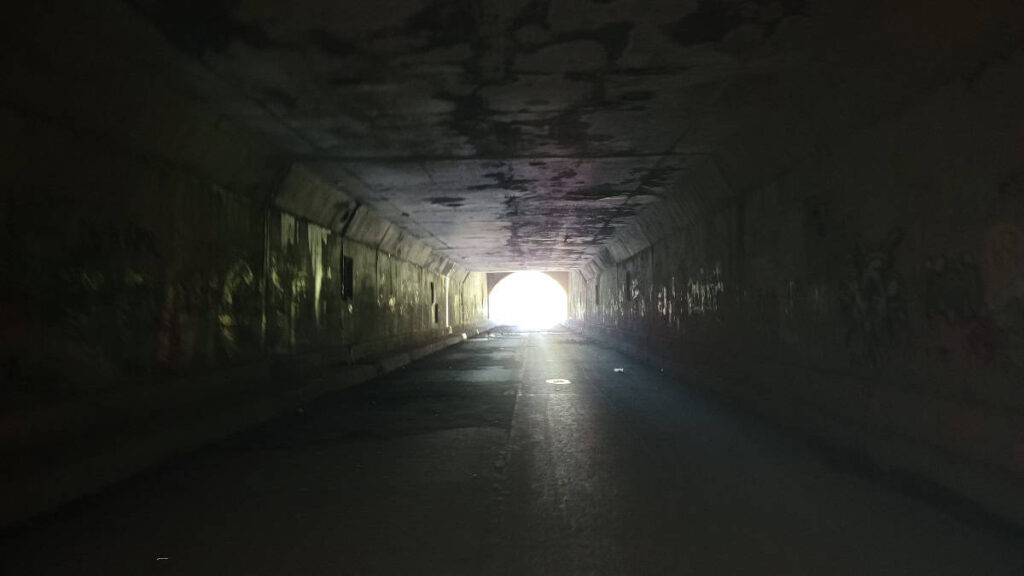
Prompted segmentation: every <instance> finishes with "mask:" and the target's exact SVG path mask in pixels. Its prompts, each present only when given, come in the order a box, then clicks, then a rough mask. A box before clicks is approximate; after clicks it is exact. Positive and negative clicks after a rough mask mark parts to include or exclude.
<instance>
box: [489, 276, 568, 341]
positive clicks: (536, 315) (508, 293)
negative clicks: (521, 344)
mask: <svg viewBox="0 0 1024 576" xmlns="http://www.w3.org/2000/svg"><path fill="white" fill-rule="evenodd" d="M488 304H489V309H490V319H491V320H492V321H494V322H496V323H498V324H503V325H508V326H518V327H520V328H527V329H531V330H542V329H545V328H551V327H553V326H555V325H557V324H560V323H562V322H565V320H566V317H567V315H568V310H569V296H568V294H567V293H566V291H565V288H563V287H562V285H561V284H559V283H558V281H557V280H555V279H554V278H552V277H551V276H549V275H547V274H545V273H543V272H514V273H512V274H509V275H508V276H505V277H504V278H502V279H501V280H500V281H499V282H498V283H497V284H495V286H494V288H493V289H492V290H491V294H490V298H489V302H488Z"/></svg>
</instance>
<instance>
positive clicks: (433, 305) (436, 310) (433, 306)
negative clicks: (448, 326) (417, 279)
mask: <svg viewBox="0 0 1024 576" xmlns="http://www.w3.org/2000/svg"><path fill="white" fill-rule="evenodd" d="M430 311H431V312H433V315H434V324H437V323H438V321H439V320H440V317H441V314H440V306H438V305H437V292H436V291H435V290H434V283H433V282H431V283H430Z"/></svg>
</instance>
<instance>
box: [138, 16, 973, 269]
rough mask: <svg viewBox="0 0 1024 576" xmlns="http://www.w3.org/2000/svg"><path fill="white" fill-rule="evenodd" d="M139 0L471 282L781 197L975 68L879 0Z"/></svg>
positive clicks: (266, 121)
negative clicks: (774, 181) (669, 218)
mask: <svg viewBox="0 0 1024 576" xmlns="http://www.w3.org/2000/svg"><path fill="white" fill-rule="evenodd" d="M131 1H132V3H133V4H134V5H135V6H137V7H138V9H139V10H140V11H141V12H142V13H143V14H144V15H146V16H147V17H148V18H149V19H150V20H151V21H152V22H153V24H154V25H155V26H157V27H158V28H159V29H160V30H161V31H162V32H163V33H164V34H165V35H166V37H167V38H168V39H169V40H170V41H171V42H172V43H174V44H176V45H177V46H178V47H179V48H180V49H181V50H182V51H183V52H184V53H186V54H188V55H190V56H191V57H193V58H195V59H197V60H198V61H200V62H201V63H202V65H203V66H204V67H205V68H206V69H208V70H211V71H213V72H214V73H215V74H216V75H218V76H219V77H220V78H221V79H223V80H224V81H225V82H226V83H227V84H229V85H230V86H232V87H233V88H234V89H235V90H237V91H238V92H239V93H241V94H244V95H245V96H246V97H248V98H250V99H251V100H253V101H255V102H257V103H258V104H259V106H260V107H262V109H264V110H265V111H266V118H254V117H253V116H251V115H247V116H241V115H239V116H238V118H237V119H238V120H239V121H242V122H249V123H252V124H253V125H257V126H264V125H273V126H275V130H276V132H274V133H275V134H276V133H280V132H284V133H287V134H288V135H289V140H288V144H287V147H288V149H287V150H285V153H286V154H291V155H292V156H293V157H294V160H295V161H296V162H301V163H304V164H306V165H307V166H308V167H310V168H311V169H313V170H314V171H316V172H318V173H320V174H321V175H322V176H323V177H324V178H325V180H326V181H328V182H338V183H340V184H339V186H341V187H343V188H344V189H345V191H346V192H347V193H348V194H349V195H351V196H353V197H354V198H355V199H356V200H358V201H360V202H363V203H366V204H369V205H371V206H373V207H374V208H375V209H377V210H378V211H379V212H381V213H382V214H383V215H384V216H385V217H387V218H389V219H391V220H392V221H394V222H396V223H398V224H399V225H401V226H402V227H404V228H406V229H407V230H408V231H409V232H410V233H412V234H414V235H416V236H418V237H421V238H423V239H424V240H426V241H428V242H431V243H433V245H434V248H435V249H437V250H440V251H442V252H444V253H446V254H448V255H449V256H450V257H452V258H453V259H454V260H456V261H458V262H460V263H463V264H465V265H467V266H468V267H470V268H476V269H481V270H501V269H505V270H509V269H522V268H544V269H571V268H577V267H580V266H582V265H583V264H585V263H586V262H587V261H589V259H592V258H594V257H595V255H597V254H598V252H599V251H600V250H601V249H602V243H603V242H606V241H607V240H608V239H609V238H611V237H612V235H614V234H617V233H627V232H626V231H627V230H628V229H629V224H630V223H631V222H632V221H633V219H634V218H635V217H637V216H638V215H642V214H644V213H645V211H649V210H656V208H653V207H652V206H656V205H657V204H658V203H659V202H662V201H663V200H664V199H666V198H670V197H673V196H674V195H675V196H678V195H690V196H693V197H694V199H690V200H687V202H685V204H686V205H688V206H703V205H706V204H707V202H705V201H704V200H703V199H701V198H698V196H699V197H712V196H715V195H721V194H729V193H735V192H736V191H737V190H743V189H744V188H746V187H749V186H751V185H753V184H755V183H757V182H762V181H765V180H767V179H770V178H774V177H776V175H777V174H778V173H779V172H780V171H781V170H783V169H784V168H785V166H787V165H790V164H792V163H793V162H796V161H799V159H800V158H802V157H806V156H807V155H809V154H813V153H815V151H816V150H818V149H820V145H821V142H822V141H824V140H825V139H827V138H831V137H833V135H835V134H837V133H840V132H841V131H843V130H852V129H853V128H855V127H857V126H860V125H864V124H866V123H869V122H872V121H874V119H876V118H878V117H879V115H880V114H884V113H885V110H887V109H890V108H892V107H893V106H896V105H898V103H899V102H902V101H908V100H910V99H912V98H914V97H915V95H916V94H917V92H918V91H920V89H921V88H922V87H925V86H928V85H932V84H933V83H934V82H935V78H936V77H937V74H938V73H939V72H944V71H946V70H948V69H951V68H950V66H951V65H950V64H948V62H952V61H954V60H955V58H956V57H957V55H958V54H960V53H965V52H964V51H963V50H959V51H952V50H951V51H949V52H948V53H943V57H944V58H946V63H944V64H942V66H945V68H940V67H939V64H936V63H937V62H941V61H942V60H940V58H939V57H938V55H936V54H934V52H935V46H934V44H927V43H924V42H922V43H919V44H920V45H921V46H923V47H925V48H927V50H925V48H922V49H921V53H920V54H916V55H915V54H914V53H913V52H912V51H910V50H908V49H906V48H905V47H906V46H911V47H913V46H916V44H914V43H912V42H910V43H908V42H906V41H905V39H904V38H900V39H899V42H897V40H896V39H893V38H888V37H886V36H879V33H878V30H886V27H885V26H879V25H878V23H877V22H872V21H871V20H870V18H874V17H877V18H881V17H883V16H884V15H885V14H886V13H887V12H886V10H885V9H884V7H885V6H886V5H887V3H885V2H882V1H881V0H869V1H868V2H867V5H866V4H865V3H864V2H854V1H853V0H842V1H837V2H835V3H828V9H827V10H825V9H823V8H822V6H820V5H818V4H815V3H811V2H806V1H805V0H752V1H746V2H739V1H737V0H643V1H641V0H608V1H598V0H477V1H469V0H379V1H377V2H372V3H366V2H355V1H352V0H341V1H339V0H296V1H294V2H279V1H277V0H247V1H245V2H239V1H236V0H131ZM894 1H897V0H894ZM898 1H901V2H902V1H904V0H898ZM906 1H909V0H906ZM912 13H915V14H916V12H912ZM865 15H867V16H865ZM904 20H907V21H910V20H909V19H908V18H904V19H903V20H896V21H895V22H897V23H898V22H902V21H904ZM894 25H895V24H894ZM891 28H892V26H890V27H889V29H890V30H891ZM908 30H911V32H912V30H913V29H912V28H908ZM865 31H869V32H871V33H872V34H874V35H873V36H865ZM911 32H904V31H902V30H901V31H899V32H898V34H904V35H906V34H909V33H911ZM896 45H899V46H900V47H901V48H902V49H901V50H895V49H893V47H894V46H896ZM875 78H878V79H879V80H878V81H877V82H876V83H875V84H871V85H870V87H871V89H870V90H867V89H864V90H858V89H857V87H858V86H860V85H862V84H863V85H865V86H867V85H868V84H869V81H874V79H875ZM212 105H214V106H216V105H217V103H216V102H214V103H212ZM224 113H225V114H228V115H230V114H231V112H230V110H225V111H224ZM698 160H699V161H700V162H702V163H705V164H706V163H708V162H710V163H711V164H712V165H714V166H717V168H716V169H715V170H717V174H718V176H717V177H716V178H717V180H715V183H709V181H708V180H707V179H706V178H704V179H703V180H699V181H698V180H697V179H696V178H697V176H695V174H694V173H693V169H692V166H693V165H694V162H696V161H698ZM739 167H742V168H739ZM702 174H703V172H702ZM701 178H703V176H702V177H701ZM691 181H693V182H698V183H697V184H693V185H691V184H690V183H691ZM709 186H711V187H712V188H714V189H713V190H712V189H710V188H708V187H709ZM716 187H717V188H716ZM719 188H721V189H719Z"/></svg>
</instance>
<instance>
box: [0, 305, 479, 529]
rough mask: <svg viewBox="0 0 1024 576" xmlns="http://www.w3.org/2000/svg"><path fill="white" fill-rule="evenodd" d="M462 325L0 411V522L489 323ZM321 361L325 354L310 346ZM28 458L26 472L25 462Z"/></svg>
mask: <svg viewBox="0 0 1024 576" xmlns="http://www.w3.org/2000/svg"><path fill="white" fill-rule="evenodd" d="M492 327H493V326H492V325H491V324H490V323H481V324H479V325H476V326H466V327H460V328H459V331H458V333H457V334H456V335H445V336H443V337H440V338H439V339H437V340H434V341H432V342H430V343H428V344H425V345H421V346H418V347H416V348H413V349H409V350H406V351H403V352H399V353H396V354H392V355H390V356H388V357H385V358H383V359H380V360H378V361H376V362H372V363H364V364H354V365H344V364H331V365H322V364H321V365H319V366H317V365H316V362H306V363H303V364H302V369H301V370H298V371H297V373H296V375H295V377H294V378H289V377H288V376H289V375H287V374H282V373H280V372H279V373H278V374H277V375H276V377H272V375H271V374H272V367H273V365H274V363H273V362H272V361H270V360H264V361H260V362H256V363H254V364H251V365H246V366H241V367H238V368H235V369H232V370H224V371H219V372H217V373H216V374H207V375H203V376H200V377H196V378H194V379H189V380H187V381H181V382H161V383H160V384H154V385H148V386H140V387H139V388H136V389H132V390H125V391H123V393H122V394H120V395H116V396H110V397H108V398H105V399H103V400H100V401H95V400H94V401H90V402H81V403H79V404H77V405H64V406H60V407H56V412H55V413H54V414H49V413H47V412H46V411H45V410H37V411H36V412H35V413H33V414H30V415H27V416H26V415H25V414H7V415H5V416H0V430H2V431H3V432H4V434H3V436H2V437H0V471H2V472H3V473H2V474H0V494H3V495H4V498H2V499H0V528H8V527H13V526H14V525H16V524H19V523H23V522H26V521H29V520H30V519H32V518H33V517H36V516H40V515H42V514H45V513H46V512H48V511H50V510H53V509H55V508H57V507H58V506H60V505H62V504H66V503H69V502H71V501H73V500H76V499H79V498H82V497H84V496H87V495H89V494H92V493H95V492H97V491H99V490H101V489H103V488H104V487H106V486H109V485H111V484H114V483H116V482H119V481H122V480H125V479H127V478H130V477H132V476H134V475H136V474H139V473H140V472H143V471H145V470H146V469H149V468H152V467H154V466H156V465H158V464H160V463H161V462H163V461H166V460H167V459H169V458H172V457H174V456H176V455H179V454H183V453H186V452H188V451H191V450H194V449H197V448H199V447H201V446H203V445H206V444H209V443H211V442H215V441H217V440H220V439H222V438H225V437H227V436H230V435H232V434H235V433H238V432H241V431H243V430H246V429H248V428H252V427H254V426H257V425H259V424H262V423H265V422H268V421H270V420H273V419H275V418H279V417H281V416H283V415H285V414H288V413H289V412H291V411H294V410H295V409H297V408H298V407H300V406H301V405H303V404H305V403H308V402H310V401H312V400H314V399H315V398H317V397H319V396H322V395H324V394H327V393H330V392H333V391H336V390H341V389H343V388H347V387H350V386H355V385H358V384H363V383H365V382H367V381H369V380H372V379H373V378H376V377H378V376H381V375H383V374H387V373H388V372H392V371H394V370H397V369H399V368H402V367H404V366H406V365H408V364H409V363H410V362H412V361H414V360H418V359H420V358H424V357H426V356H429V355H430V354H433V353H435V352H438V351H440V350H443V349H444V348H447V347H448V346H451V345H454V344H458V343H460V342H463V341H464V340H465V337H464V336H463V334H465V335H466V336H475V335H478V334H481V333H485V332H487V331H489V330H491V328H492ZM317 358H318V359H319V360H320V361H327V359H330V358H331V356H330V355H326V356H324V355H320V356H317ZM29 461H31V462H35V463H36V466H35V467H34V469H33V470H31V471H29V472H27V473H21V474H19V475H15V471H20V470H24V466H25V463H26V462H29Z"/></svg>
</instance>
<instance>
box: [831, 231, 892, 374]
mask: <svg viewBox="0 0 1024 576" xmlns="http://www.w3.org/2000/svg"><path fill="white" fill-rule="evenodd" d="M902 243H903V231H902V230H900V229H895V230H892V231H891V232H890V233H889V235H888V236H887V237H886V238H885V239H884V240H883V241H881V242H879V243H877V244H873V245H872V244H868V243H866V242H863V241H861V242H858V243H857V245H856V246H855V248H854V250H853V253H852V254H851V255H850V262H849V271H848V274H847V278H846V281H845V284H844V285H843V287H842V290H841V292H840V303H841V306H842V311H843V316H844V319H845V321H846V342H847V345H848V346H849V347H850V349H851V351H852V352H853V354H854V357H855V358H856V359H857V360H861V361H864V362H866V363H868V364H869V365H871V366H874V367H878V366H879V365H881V364H882V363H883V361H884V359H885V358H886V357H887V355H888V351H889V349H890V348H891V347H892V346H893V345H894V344H895V343H896V341H897V337H898V335H899V333H900V332H901V331H902V330H903V328H904V327H905V325H906V322H907V302H906V298H905V295H904V290H903V286H902V284H901V282H900V279H899V278H898V276H897V274H896V270H895V256H896V250H897V248H899V246H900V244H902Z"/></svg>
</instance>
